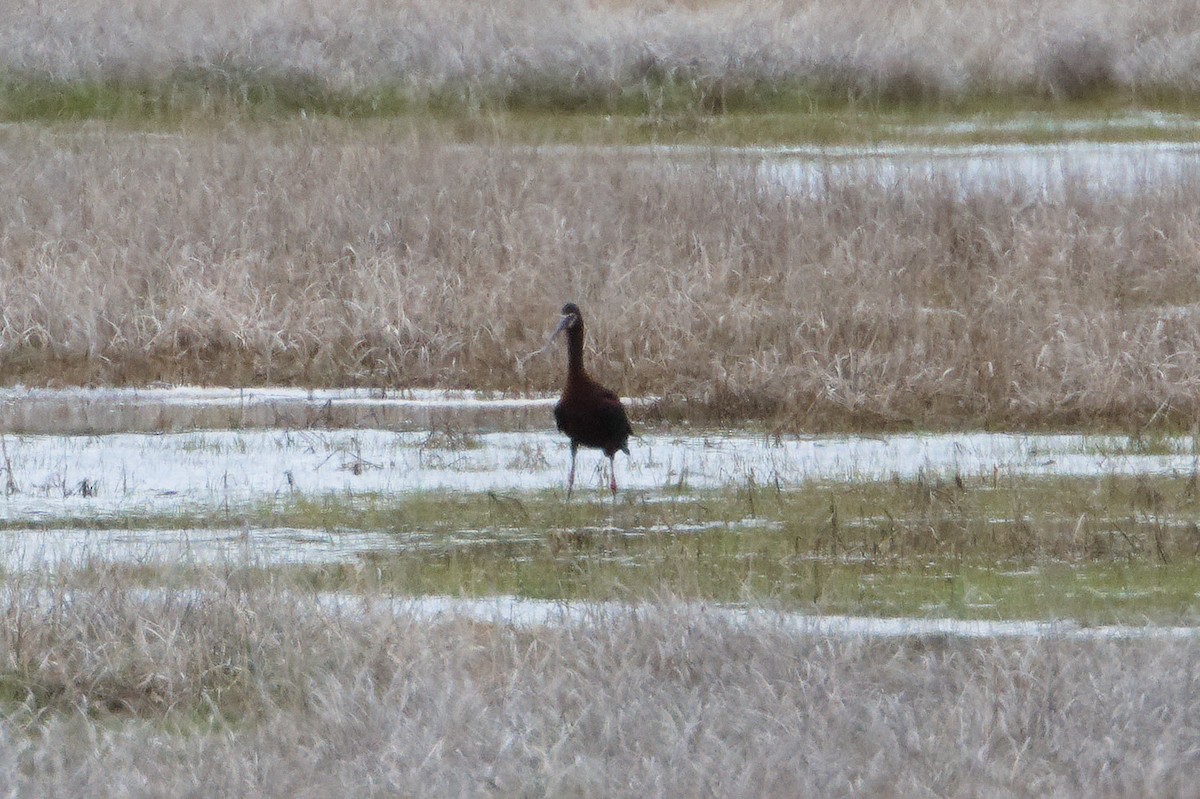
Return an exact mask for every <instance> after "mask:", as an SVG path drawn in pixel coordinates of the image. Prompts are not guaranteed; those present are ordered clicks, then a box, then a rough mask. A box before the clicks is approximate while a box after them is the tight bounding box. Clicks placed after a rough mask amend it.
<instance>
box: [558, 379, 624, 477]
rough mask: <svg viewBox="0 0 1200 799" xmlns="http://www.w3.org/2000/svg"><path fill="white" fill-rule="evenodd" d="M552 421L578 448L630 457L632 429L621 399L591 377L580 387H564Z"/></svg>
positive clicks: (608, 454)
mask: <svg viewBox="0 0 1200 799" xmlns="http://www.w3.org/2000/svg"><path fill="white" fill-rule="evenodd" d="M554 421H555V423H556V424H557V425H558V429H559V431H560V432H562V433H565V434H566V436H567V438H569V439H571V441H572V442H573V443H575V444H578V445H579V446H581V447H592V448H594V449H602V450H604V454H605V455H607V456H608V457H610V458H611V457H612V456H613V455H616V454H617V453H618V452H624V453H625V454H626V455H628V454H629V436H630V434H631V433H633V428H631V427H630V426H629V418H628V417H626V416H625V409H624V408H623V407H621V400H620V399H618V398H617V395H616V394H614V393H613V392H612V391H609V390H608V389H607V388H604V386H601V385H599V384H598V383H596V382H595V381H594V380H591V379H590V378H589V379H588V380H587V381H586V382H584V383H582V384H577V385H570V384H568V385H567V388H566V390H564V391H563V396H562V399H560V400H559V401H558V404H557V405H555V406H554Z"/></svg>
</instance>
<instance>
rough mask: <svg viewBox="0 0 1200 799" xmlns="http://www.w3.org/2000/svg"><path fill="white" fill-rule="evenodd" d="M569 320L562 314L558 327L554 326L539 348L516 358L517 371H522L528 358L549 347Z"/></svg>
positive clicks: (564, 328)
mask: <svg viewBox="0 0 1200 799" xmlns="http://www.w3.org/2000/svg"><path fill="white" fill-rule="evenodd" d="M570 321H571V317H569V316H564V317H563V318H562V321H560V322H559V323H558V327H556V328H554V332H553V333H551V334H550V338H548V339H546V343H545V344H544V345H543V346H542V348H541V349H540V350H535V351H534V352H531V353H529V354H528V355H526V356H525V357H524V358H517V371H519V372H524V371H525V364H526V363H528V362H529V360H530V359H532V358H535V357H537V356H538V355H541V354H542V353H543V352H545V351H546V350H548V349H550V345H551V344H553V343H554V339H556V338H558V334H559V333H561V332H563V331H564V330H566V329H567V325H568V324H570Z"/></svg>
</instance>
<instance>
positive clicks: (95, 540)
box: [0, 388, 1200, 624]
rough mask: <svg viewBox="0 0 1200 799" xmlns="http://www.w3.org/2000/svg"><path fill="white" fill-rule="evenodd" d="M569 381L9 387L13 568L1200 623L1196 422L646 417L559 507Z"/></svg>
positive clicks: (4, 464)
mask: <svg viewBox="0 0 1200 799" xmlns="http://www.w3.org/2000/svg"><path fill="white" fill-rule="evenodd" d="M553 402H554V398H553V397H513V396H509V397H501V396H486V395H477V394H472V393H468V392H435V391H416V392H406V393H400V394H393V395H387V394H381V393H379V392H370V391H358V390H344V391H311V392H310V391H304V390H291V389H255V390H245V391H232V390H226V389H198V388H164V389H154V390H138V391H133V390H129V391H124V390H120V391H119V390H69V391H49V390H25V389H9V390H7V391H5V392H3V393H0V406H2V407H3V408H4V409H5V411H6V412H5V418H6V420H7V425H8V427H9V429H10V430H12V431H21V432H6V433H4V434H3V435H2V436H0V445H2V446H0V458H2V461H0V485H2V486H3V487H4V491H3V496H2V498H0V523H2V524H3V527H4V528H5V529H4V530H3V531H2V532H0V562H2V563H3V564H4V567H5V568H6V569H7V570H8V571H10V572H22V571H29V570H39V569H58V568H79V567H84V568H86V567H89V566H95V565H99V564H107V565H109V566H112V565H114V564H115V565H118V566H125V567H128V568H130V569H136V570H138V571H139V572H140V573H143V574H145V575H148V576H149V579H150V581H151V582H155V581H157V580H159V579H165V577H164V575H167V574H171V575H174V576H173V577H171V578H170V579H172V580H178V579H181V577H180V575H181V573H182V572H185V571H186V570H188V569H211V568H236V569H242V570H246V569H249V570H252V571H258V572H262V573H267V572H278V573H280V574H284V573H286V574H288V575H290V577H289V579H300V580H302V581H305V582H306V583H309V584H315V585H318V586H321V587H323V588H325V589H327V590H332V591H335V592H336V591H347V590H348V591H351V592H353V591H355V590H358V589H360V588H363V587H372V588H379V587H382V588H385V589H386V590H388V591H392V592H399V593H402V594H416V595H429V594H434V595H440V594H466V595H470V596H477V597H478V596H491V595H514V594H515V595H518V596H524V597H526V598H529V599H539V600H553V601H564V600H579V601H585V602H595V601H607V600H608V599H611V598H616V597H626V598H629V599H635V600H636V598H637V597H638V596H641V595H647V594H653V593H654V592H655V591H657V590H663V589H666V590H670V591H673V592H678V593H681V594H682V595H684V596H692V597H695V598H697V599H710V600H714V601H718V602H722V603H728V602H731V601H732V602H743V601H767V602H770V603H774V604H778V605H781V606H782V607H786V608H795V609H802V610H804V611H805V612H806V613H812V612H817V613H821V614H827V615H828V614H835V615H848V616H849V617H859V616H867V617H879V616H891V617H894V616H930V615H932V616H935V617H936V616H941V617H954V618H970V619H975V620H977V621H1004V620H1009V619H1020V620H1036V619H1043V620H1046V619H1054V618H1060V617H1061V618H1074V619H1079V620H1083V621H1088V622H1089V623H1113V622H1123V623H1124V622H1130V621H1135V622H1136V621H1137V620H1139V619H1141V620H1156V621H1159V622H1167V623H1176V624H1180V623H1183V624H1189V623H1190V622H1191V621H1192V620H1193V619H1195V618H1200V598H1198V597H1197V592H1196V587H1195V586H1196V583H1195V580H1196V578H1197V575H1200V558H1198V557H1197V555H1198V554H1200V530H1197V529H1196V526H1195V523H1194V522H1193V521H1192V519H1193V518H1194V512H1195V510H1196V503H1197V501H1200V500H1197V492H1196V490H1195V487H1196V481H1197V475H1198V474H1200V466H1198V460H1200V459H1198V455H1197V452H1196V450H1195V442H1194V441H1193V440H1192V438H1191V437H1190V436H1178V437H1161V438H1157V439H1152V440H1145V439H1132V438H1130V437H1124V436H1115V435H1078V434H1061V435H1024V434H990V433H970V434H906V435H889V436H847V435H839V436H768V435H763V434H755V433H752V432H749V431H744V430H718V429H709V430H692V429H686V428H681V429H675V430H664V429H642V430H641V431H640V435H638V436H637V437H636V439H635V440H634V441H632V442H631V452H632V454H631V456H630V457H628V458H626V457H624V456H620V457H619V458H618V460H617V477H618V482H619V484H620V486H621V490H620V491H619V492H618V495H617V496H616V497H615V498H614V497H611V496H610V494H609V493H608V491H607V483H608V477H607V472H606V469H607V462H606V461H605V459H604V458H603V457H602V456H601V455H599V454H598V453H590V452H588V451H584V452H583V453H582V454H581V456H580V472H579V477H578V482H577V489H578V490H577V492H576V495H575V497H574V498H572V499H571V500H568V499H567V498H566V494H565V480H566V473H567V468H568V461H569V449H568V446H567V443H566V441H565V439H564V438H563V437H562V436H561V435H560V434H558V433H557V432H556V431H555V430H553V427H552V421H551V414H550V406H551V405H552V404H553ZM648 402H650V401H649V400H636V399H635V400H631V401H630V406H631V408H632V409H633V410H634V415H635V417H636V413H637V409H638V408H640V407H643V406H645V405H646V404H647V403H648ZM154 430H160V431H163V432H151V431H154ZM131 431H132V432H131ZM155 574H158V575H159V577H155V576H154V575H155Z"/></svg>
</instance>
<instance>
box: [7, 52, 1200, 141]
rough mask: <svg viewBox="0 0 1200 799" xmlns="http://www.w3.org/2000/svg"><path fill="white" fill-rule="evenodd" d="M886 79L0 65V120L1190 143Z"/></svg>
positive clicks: (1132, 116)
mask: <svg viewBox="0 0 1200 799" xmlns="http://www.w3.org/2000/svg"><path fill="white" fill-rule="evenodd" d="M892 83H894V84H895V85H892ZM892 83H889V84H887V85H883V84H880V85H871V86H866V87H861V86H854V85H851V84H849V83H847V82H845V81H841V80H836V79H829V80H817V81H807V82H805V81H795V80H791V81H780V82H776V83H771V82H766V81H761V80H737V79H731V78H724V79H703V78H696V79H692V78H686V77H685V76H674V77H666V76H649V77H645V78H642V79H638V80H630V81H626V82H624V83H619V82H618V83H611V82H605V83H603V84H598V85H592V84H588V83H580V82H579V81H578V79H577V78H576V77H575V76H573V75H562V76H555V75H540V76H536V77H528V78H524V79H520V80H514V81H511V82H508V83H504V84H496V85H482V84H463V85H457V86H451V87H446V88H442V89H438V90H436V91H425V90H417V89H415V88H413V87H411V86H408V85H406V84H404V83H402V82H399V81H397V82H394V83H379V84H376V85H371V86H365V87H360V88H356V89H346V88H341V87H338V86H336V85H334V84H332V83H331V82H329V81H328V80H326V79H324V78H322V77H320V76H318V75H315V74H305V73H276V72H271V71H269V70H263V69H260V68H255V67H250V66H244V65H240V64H236V63H220V64H215V65H209V66H205V67H182V66H181V67H177V68H175V69H173V70H168V71H166V72H164V73H163V74H152V73H144V72H137V71H130V72H129V73H128V74H107V75H104V76H102V77H96V78H86V79H85V78H81V79H72V80H61V79H52V78H49V77H46V76H42V75H36V74H25V73H13V72H8V73H3V74H0V120H3V121H8V122H18V121H48V122H64V121H81V120H107V121H112V122H118V123H121V124H126V125H132V126H135V127H136V126H145V125H150V126H164V125H165V126H184V125H186V126H195V125H196V124H218V125H219V124H222V121H223V120H226V121H227V120H230V119H236V120H240V121H266V122H269V121H272V120H279V119H289V118H296V117H299V116H306V117H327V118H337V119H348V120H367V119H381V118H382V119H390V118H397V117H401V118H407V119H410V120H412V121H413V123H414V124H419V125H422V126H429V127H430V128H432V129H436V131H437V133H438V135H439V136H445V135H449V136H451V137H452V138H454V139H455V140H459V141H477V140H488V141H490V140H494V139H500V140H505V141H519V142H526V143H541V142H566V143H584V144H637V143H648V142H656V143H664V144H710V145H728V146H744V145H762V146H772V145H798V144H804V145H838V144H841V145H853V144H870V143H882V142H910V143H919V144H930V145H936V144H972V143H1039V142H1054V141H1064V140H1070V139H1075V138H1080V137H1081V136H1085V137H1086V138H1088V139H1089V140H1101V141H1141V140H1147V139H1150V140H1178V141H1191V140H1193V139H1194V138H1195V131H1194V129H1193V127H1192V126H1191V125H1187V124H1167V125H1164V124H1162V118H1161V116H1160V117H1159V118H1150V117H1147V116H1146V114H1147V113H1149V112H1157V113H1158V114H1160V115H1162V114H1168V115H1173V116H1174V118H1175V121H1176V122H1180V123H1182V122H1186V121H1187V120H1190V119H1192V118H1194V117H1196V115H1197V114H1198V113H1200V97H1197V96H1193V95H1191V94H1188V93H1185V92H1179V91H1174V90H1170V91H1167V90H1147V91H1139V92H1133V91H1130V90H1127V89H1122V88H1120V87H1106V88H1102V89H1100V90H1098V91H1095V92H1089V93H1084V94H1081V95H1078V96H1071V97H1066V98H1064V97H1061V96H1049V95H1047V94H1045V93H1044V92H1039V91H1037V90H1036V89H1034V88H1030V87H1011V88H1008V89H1004V90H995V89H986V90H979V91H974V92H971V91H968V92H962V93H958V94H954V95H948V94H945V93H944V92H938V91H934V90H931V89H927V88H923V84H922V83H921V82H920V81H918V80H912V79H908V80H899V81H893V82H892ZM1081 125H1082V126H1084V128H1085V129H1084V130H1082V131H1081V129H1080V126H1081Z"/></svg>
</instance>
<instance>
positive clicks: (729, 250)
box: [0, 124, 1200, 428]
mask: <svg viewBox="0 0 1200 799" xmlns="http://www.w3.org/2000/svg"><path fill="white" fill-rule="evenodd" d="M0 160H2V161H3V169H0V307H2V308H3V317H2V319H0V355H2V357H3V370H4V374H5V377H6V379H7V380H8V381H10V382H12V381H18V380H23V381H31V382H48V383H73V382H87V381H100V382H109V381H112V382H121V383H144V382H148V381H152V380H157V379H163V380H170V381H189V382H202V383H227V384H239V383H272V382H285V383H286V382H290V383H300V384H313V385H328V384H334V385H337V384H347V383H359V384H379V385H391V386H420V385H439V386H459V387H475V388H491V389H514V390H552V389H553V388H554V387H555V386H556V385H557V383H558V381H559V379H560V378H559V374H560V371H561V364H560V363H559V361H558V357H553V358H543V359H540V360H536V361H534V362H532V363H531V364H530V365H529V367H528V369H527V371H525V372H524V373H522V372H520V371H518V369H517V367H516V361H517V357H518V356H520V355H524V354H526V353H528V352H530V351H532V350H533V349H536V348H537V347H539V346H540V345H541V344H542V343H543V341H544V336H545V335H546V334H547V332H548V330H549V329H550V327H551V326H552V325H553V324H554V322H555V319H556V314H557V309H558V308H559V307H560V306H561V304H562V303H563V302H564V301H566V300H575V301H577V302H579V303H581V304H582V305H583V307H584V308H585V312H586V313H587V315H588V319H589V322H590V327H589V331H590V332H589V336H590V339H589V341H590V347H591V348H592V350H593V354H592V356H591V357H592V362H593V365H594V368H595V371H596V372H597V373H598V374H599V375H600V376H601V377H602V378H603V379H604V380H605V381H606V382H608V383H611V384H613V385H615V386H616V387H618V388H619V389H620V390H622V391H624V392H627V393H634V394H644V393H648V394H658V395H665V396H669V397H674V398H676V399H679V400H680V401H681V402H686V403H688V404H689V406H690V407H691V410H690V411H688V412H689V413H692V414H693V415H704V414H707V413H709V412H713V411H716V412H718V413H723V414H728V415H738V414H749V415H755V416H759V417H764V416H765V417H766V418H769V419H775V420H777V421H778V422H779V423H781V424H786V425H795V426H801V427H807V428H817V427H825V426H839V425H847V424H850V425H861V426H867V427H880V426H904V425H909V424H917V425H925V426H928V425H934V426H941V425H955V424H993V425H996V424H1000V425H1011V424H1067V423H1071V424H1075V423H1091V422H1096V423H1101V422H1103V423H1114V422H1115V423H1119V424H1140V423H1142V422H1145V421H1146V420H1148V419H1150V418H1151V417H1154V418H1156V419H1157V420H1159V421H1162V420H1164V419H1171V420H1174V421H1175V422H1177V423H1179V422H1181V421H1182V422H1185V423H1187V420H1190V419H1191V418H1192V417H1193V416H1194V415H1195V414H1196V412H1197V399H1196V397H1197V392H1196V387H1197V384H1198V383H1200V355H1198V352H1200V350H1198V348H1197V346H1198V344H1200V310H1197V309H1198V308H1200V306H1198V305H1197V304H1196V303H1197V302H1200V277H1198V276H1200V270H1198V269H1197V261H1198V259H1200V245H1198V239H1200V228H1198V226H1197V223H1196V221H1195V220H1196V219H1198V218H1200V186H1198V185H1197V182H1196V179H1195V177H1194V176H1192V175H1190V174H1183V175H1181V176H1180V177H1179V179H1178V180H1176V181H1173V182H1171V183H1169V184H1162V183H1151V184H1149V185H1146V186H1144V187H1142V188H1140V189H1136V190H1134V191H1132V192H1131V193H1130V194H1128V195H1122V196H1120V197H1109V196H1105V195H1101V194H1095V193H1091V192H1088V191H1084V190H1078V191H1070V192H1068V193H1067V196H1066V198H1065V199H1064V200H1062V201H1028V200H1027V199H1026V198H1025V197H1023V196H1021V195H1020V194H1019V193H1017V192H1006V191H1005V190H1004V189H1003V187H996V188H995V189H994V190H992V189H989V190H979V191H976V192H974V193H970V194H969V195H968V196H966V197H960V196H958V194H957V190H956V189H954V188H953V187H951V186H949V185H945V184H943V183H940V182H937V181H933V182H931V181H924V180H913V181H910V182H908V183H906V184H903V185H901V186H899V187H896V186H882V185H879V184H878V183H877V182H875V181H873V180H872V179H870V178H866V179H862V180H859V179H851V178H844V179H843V178H834V177H832V176H831V178H830V183H829V185H828V187H827V191H826V192H825V193H823V194H822V195H821V196H818V197H814V198H804V197H799V196H795V195H789V194H787V193H786V192H782V191H780V190H778V187H776V186H774V185H773V184H771V183H770V182H769V181H764V180H763V178H762V177H761V175H758V174H757V173H756V171H755V170H754V168H753V166H752V165H745V164H740V163H738V162H734V161H723V160H721V159H706V158H703V157H700V158H697V159H695V160H688V159H687V158H683V157H678V156H673V157H670V158H656V157H646V158H630V157H629V156H628V155H627V154H622V153H614V152H605V151H587V150H578V151H570V150H558V149H551V150H546V151H536V150H527V149H514V148H507V147H502V146H498V147H456V146H443V145H441V144H438V143H435V142H433V141H432V140H431V138H430V137H427V136H424V135H422V134H410V133H409V132H408V131H407V130H406V129H402V128H399V127H390V126H379V127H374V128H367V127H356V128H349V127H347V128H343V127H340V126H337V125H317V124H297V125H294V126H285V127H280V128H274V129H270V130H265V131H264V130H259V129H254V128H247V127H232V128H229V129H228V130H227V131H224V132H220V133H215V134H214V133H207V132H199V131H196V132H191V133H188V134H179V135H151V134H125V133H120V132H115V131H113V130H111V129H105V128H85V129H83V130H81V131H77V132H71V131H49V130H45V129H33V128H31V129H21V128H16V129H10V130H9V131H8V132H6V134H5V138H4V142H3V146H2V148H0ZM1156 412H1157V416H1156V415H1155V414H1156Z"/></svg>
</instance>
